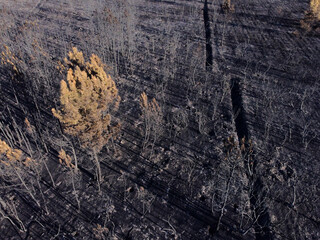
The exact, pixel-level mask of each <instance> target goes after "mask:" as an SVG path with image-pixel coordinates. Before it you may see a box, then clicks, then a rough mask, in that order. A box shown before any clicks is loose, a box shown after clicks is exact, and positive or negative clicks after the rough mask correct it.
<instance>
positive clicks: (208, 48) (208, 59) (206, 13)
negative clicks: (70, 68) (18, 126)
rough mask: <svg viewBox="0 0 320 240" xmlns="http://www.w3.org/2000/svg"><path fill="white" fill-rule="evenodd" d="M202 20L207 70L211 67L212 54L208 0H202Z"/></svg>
mask: <svg viewBox="0 0 320 240" xmlns="http://www.w3.org/2000/svg"><path fill="white" fill-rule="evenodd" d="M203 20H204V29H205V35H206V68H207V69H208V70H210V69H211V67H212V62H213V55H212V42H211V29H210V20H209V9H208V1H207V0H205V1H204V8H203Z"/></svg>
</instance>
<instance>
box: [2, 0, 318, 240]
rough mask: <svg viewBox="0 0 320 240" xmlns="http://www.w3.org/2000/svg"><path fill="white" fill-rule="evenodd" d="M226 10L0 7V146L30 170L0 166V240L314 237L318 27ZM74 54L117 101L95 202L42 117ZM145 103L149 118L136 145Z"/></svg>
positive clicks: (122, 5) (182, 0)
mask: <svg viewBox="0 0 320 240" xmlns="http://www.w3.org/2000/svg"><path fill="white" fill-rule="evenodd" d="M231 4H232V6H230V8H229V9H227V8H225V7H223V1H207V0H205V1H197V0H168V1H164V0H121V1H116V0H105V1H96V0H92V1H84V0H77V1H76V0H68V1H67V0H59V1H57V0H40V1H25V0H17V1H14V2H13V1H12V2H11V1H4V0H0V18H1V22H0V28H1V35H0V37H1V43H2V44H3V46H1V49H0V50H1V51H2V52H3V51H5V49H6V48H5V46H7V47H8V48H9V49H10V50H11V52H13V53H14V55H15V56H17V58H19V61H17V64H18V71H15V70H14V69H13V68H12V66H11V65H10V64H4V63H3V64H1V66H0V82H1V85H0V91H1V96H0V98H1V99H0V101H1V103H0V113H1V114H0V127H1V128H0V129H1V131H0V138H1V140H3V141H6V142H7V143H8V144H10V146H11V147H13V148H16V149H21V150H22V151H23V153H24V154H25V155H27V156H29V157H31V158H33V159H35V160H36V161H37V162H38V165H37V167H36V168H34V169H29V170H28V169H26V170H25V172H22V173H21V174H22V175H21V178H17V177H15V178H13V177H12V176H11V175H10V178H9V177H7V175H8V174H7V173H6V172H5V171H4V169H5V166H1V172H0V183H1V187H0V213H1V214H0V221H1V225H0V239H134V240H136V239H137V240H141V239H182V240H187V239H190V240H196V239H199V240H200V239H257V240H259V239H262V240H265V239H319V238H320V216H319V213H320V209H319V206H320V202H319V195H320V190H319V186H320V183H319V180H320V179H319V177H318V175H319V174H318V172H319V168H320V162H319V157H318V156H319V154H320V148H319V142H320V131H319V127H320V126H319V124H320V104H319V99H320V82H319V81H320V79H319V73H320V57H319V56H320V35H319V33H320V27H319V23H318V22H317V21H316V20H314V21H312V22H309V25H308V26H309V28H307V27H306V26H305V24H304V23H305V22H303V21H306V20H305V19H306V12H307V11H308V10H309V2H308V1H297V0H294V1H271V0H267V1H261V0H254V1H248V0H244V1H238V0H237V1H231ZM4 45H5V46H4ZM73 46H75V47H77V48H78V49H79V50H81V51H82V52H83V53H84V56H85V58H86V59H88V58H89V56H90V55H91V54H92V53H95V54H97V55H98V56H99V57H100V58H101V60H102V61H103V62H104V63H106V70H107V71H108V72H109V73H110V74H111V75H112V78H113V79H114V81H115V83H116V86H117V88H118V89H119V95H120V96H121V103H120V106H119V110H118V112H117V113H116V114H115V115H114V116H113V117H114V118H115V119H117V120H118V121H120V122H121V131H120V133H119V135H118V136H117V137H116V138H115V139H113V141H110V143H109V144H108V145H107V146H106V147H104V148H103V150H102V151H101V152H100V153H99V154H98V158H99V159H100V162H101V170H102V175H103V181H102V183H101V186H100V187H101V191H99V189H98V186H97V179H96V168H95V165H94V161H93V160H92V159H93V156H92V154H91V153H90V151H87V150H86V149H83V148H81V146H80V143H79V140H78V139H77V138H76V137H71V136H68V135H66V134H64V130H63V126H62V125H61V124H60V123H59V121H58V120H57V119H56V118H55V117H54V116H53V114H52V112H51V109H52V108H56V107H58V106H59V104H60V103H59V96H60V91H59V88H60V81H61V79H65V78H66V75H65V73H60V72H59V70H58V69H57V66H58V61H60V62H63V59H64V58H65V57H66V56H67V54H68V52H69V51H70V50H71V48H72V47H73ZM142 92H145V93H146V94H147V95H148V97H149V98H150V99H152V98H153V97H154V98H155V99H156V100H157V102H158V104H159V106H160V108H161V114H160V115H159V116H160V118H159V119H158V120H159V121H158V122H157V124H156V125H154V126H152V127H153V128H152V129H153V131H151V132H149V133H148V134H149V135H147V134H146V128H145V126H146V123H145V122H144V119H143V117H142V111H141V108H140V105H139V97H140V94H141V93H142ZM25 119H28V121H29V122H30V126H29V125H28V124H26V122H25ZM30 128H31V129H30ZM146 136H148V137H146ZM61 148H63V149H65V151H66V152H67V153H68V154H69V155H70V156H72V159H73V161H74V160H75V159H77V161H78V163H79V171H78V172H76V173H74V172H73V171H70V170H69V169H67V168H66V167H64V166H63V165H61V164H60V163H59V157H58V152H59V151H60V149H61ZM17 173H20V172H19V171H16V172H15V171H14V170H13V176H16V174H17ZM12 179H15V181H13V180H12ZM16 179H17V180H16ZM21 179H23V180H24V181H23V182H24V183H25V185H24V184H21V182H22V181H21ZM17 182H18V183H17Z"/></svg>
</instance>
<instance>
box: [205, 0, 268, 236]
mask: <svg viewBox="0 0 320 240" xmlns="http://www.w3.org/2000/svg"><path fill="white" fill-rule="evenodd" d="M203 20H204V27H205V39H206V68H207V70H208V71H210V70H212V64H213V49H212V35H211V28H210V17H209V7H208V1H207V0H205V1H204V7H203ZM230 91H231V101H232V108H233V118H234V122H235V127H236V132H237V135H238V139H239V145H241V140H242V139H245V145H246V149H248V147H249V144H248V141H249V139H250V133H249V131H248V126H247V122H246V116H245V109H244V107H243V97H242V91H241V80H240V79H239V78H232V79H231V80H230ZM253 151H254V149H253ZM249 158H250V159H249ZM243 159H244V164H245V165H247V163H248V161H251V162H252V165H253V167H252V169H251V172H250V173H249V171H248V172H247V173H246V175H247V178H248V181H249V183H248V185H249V186H252V188H251V190H250V192H249V199H250V208H251V211H252V215H253V217H254V216H257V219H256V221H255V223H254V225H253V227H254V230H255V237H256V239H257V240H269V239H273V236H272V234H271V229H270V215H269V213H268V209H267V206H265V204H261V202H260V200H261V199H264V198H265V195H266V192H265V190H264V185H263V182H262V179H261V178H260V177H259V176H258V174H257V172H256V161H255V159H254V153H253V154H252V155H250V156H249V155H248V154H246V153H243Z"/></svg>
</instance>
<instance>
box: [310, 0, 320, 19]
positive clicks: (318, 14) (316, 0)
mask: <svg viewBox="0 0 320 240" xmlns="http://www.w3.org/2000/svg"><path fill="white" fill-rule="evenodd" d="M310 9H311V12H312V14H313V16H314V17H315V18H317V19H318V20H320V0H311V1H310Z"/></svg>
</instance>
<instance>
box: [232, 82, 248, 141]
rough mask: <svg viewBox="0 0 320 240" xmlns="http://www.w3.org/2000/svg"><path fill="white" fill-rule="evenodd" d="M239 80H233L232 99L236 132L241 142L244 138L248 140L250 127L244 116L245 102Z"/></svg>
mask: <svg viewBox="0 0 320 240" xmlns="http://www.w3.org/2000/svg"><path fill="white" fill-rule="evenodd" d="M239 81H240V80H239V79H238V78H233V79H231V99H232V107H233V114H234V120H235V124H236V131H237V134H238V138H239V140H241V139H242V138H245V139H248V138H249V133H248V126H247V122H246V119H245V115H244V109H243V102H242V94H241V89H240V83H239Z"/></svg>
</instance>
